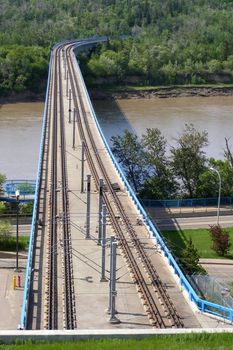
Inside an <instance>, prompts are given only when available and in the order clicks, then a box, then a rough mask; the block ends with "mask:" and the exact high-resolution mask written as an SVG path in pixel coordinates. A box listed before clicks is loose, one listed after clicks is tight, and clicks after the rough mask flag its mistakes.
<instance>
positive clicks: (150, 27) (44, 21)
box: [0, 0, 233, 94]
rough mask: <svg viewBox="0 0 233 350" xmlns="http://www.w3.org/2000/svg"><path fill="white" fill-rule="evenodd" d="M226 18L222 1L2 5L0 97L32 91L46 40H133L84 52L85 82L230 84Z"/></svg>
mask: <svg viewBox="0 0 233 350" xmlns="http://www.w3.org/2000/svg"><path fill="white" fill-rule="evenodd" d="M232 17H233V3H232V1H230V0H223V1H217V0H190V1H186V0H166V1H161V0H140V1H139V0H120V1H116V0H95V1H94V0H85V1H84V0H57V1H55V0H51V1H45V0H41V1H34V0H22V1H19V0H2V1H1V3H0V45H1V55H0V94H6V93H10V92H12V91H15V92H19V91H20V92H21V91H24V90H25V89H26V90H31V89H36V84H34V79H36V77H37V76H38V75H39V76H40V78H41V79H43V78H45V72H46V69H47V63H48V48H49V47H51V45H53V44H54V43H56V42H58V41H60V40H63V39H71V38H80V37H88V36H95V35H108V36H110V37H119V36H121V35H124V36H125V35H129V36H133V38H132V39H126V40H123V42H121V41H113V42H110V43H107V44H105V45H103V46H102V47H101V48H100V49H99V51H98V52H97V53H94V54H92V56H91V58H90V60H89V62H88V63H87V70H86V71H87V73H88V74H89V76H91V77H92V78H93V79H92V82H93V81H94V80H96V78H98V77H100V76H101V77H103V76H104V77H108V76H109V75H114V76H115V77H116V79H117V82H130V79H131V81H134V82H135V81H137V83H140V84H144V85H145V84H154V85H168V84H184V83H185V84H187V83H188V84H189V83H193V84H198V83H205V82H232V73H233V45H232V42H233V21H232ZM25 47H27V49H25ZM42 48H46V49H47V50H46V51H43V49H42ZM2 51H3V52H2ZM16 61H17V62H18V63H17V64H16ZM25 67H28V70H27V72H26V73H25ZM4 72H6V73H5V74H3V73H4ZM130 77H133V78H130ZM31 78H32V79H31ZM123 78H124V79H123ZM135 79H136V80H135ZM30 80H31V81H32V83H30ZM89 81H91V79H90V80H89ZM39 85H40V84H39ZM39 87H40V86H39ZM40 90H41V89H40Z"/></svg>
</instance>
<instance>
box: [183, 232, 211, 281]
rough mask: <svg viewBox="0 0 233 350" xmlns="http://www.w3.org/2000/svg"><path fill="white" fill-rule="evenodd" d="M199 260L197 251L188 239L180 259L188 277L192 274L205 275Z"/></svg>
mask: <svg viewBox="0 0 233 350" xmlns="http://www.w3.org/2000/svg"><path fill="white" fill-rule="evenodd" d="M199 259H200V255H199V254H198V250H197V249H196V248H195V246H194V244H193V241H192V238H191V237H189V239H188V241H187V243H186V246H185V248H184V249H183V251H182V253H181V257H180V262H181V264H182V267H183V268H184V270H185V272H186V273H187V274H188V275H191V274H193V273H205V270H204V269H203V268H202V267H201V266H200V265H199Z"/></svg>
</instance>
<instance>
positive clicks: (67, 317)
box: [59, 60, 76, 329]
mask: <svg viewBox="0 0 233 350" xmlns="http://www.w3.org/2000/svg"><path fill="white" fill-rule="evenodd" d="M59 93H60V99H59V101H60V141H61V147H60V151H61V152H60V155H61V183H62V188H61V192H62V228H63V237H62V242H63V259H64V271H63V278H64V285H65V286H64V293H65V298H64V301H65V310H64V328H65V329H75V328H76V314H75V297H74V284H73V264H72V246H71V236H70V215H69V200H68V179H67V169H66V146H65V144H66V143H65V124H64V106H63V88H62V72H61V62H60V60H59Z"/></svg>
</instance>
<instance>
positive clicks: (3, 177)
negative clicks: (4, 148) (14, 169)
mask: <svg viewBox="0 0 233 350" xmlns="http://www.w3.org/2000/svg"><path fill="white" fill-rule="evenodd" d="M5 181H6V175H5V174H0V194H1V192H2V191H3V184H4V182H5Z"/></svg>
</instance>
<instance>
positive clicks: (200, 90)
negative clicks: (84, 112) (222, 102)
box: [89, 84, 233, 100]
mask: <svg viewBox="0 0 233 350" xmlns="http://www.w3.org/2000/svg"><path fill="white" fill-rule="evenodd" d="M89 93H90V96H91V98H92V99H93V100H112V99H115V100H120V99H141V98H144V99H150V98H176V97H192V96H198V97H210V96H233V85H232V84H231V85H198V86H196V85H178V86H148V87H143V86H110V87H106V86H102V87H98V88H91V89H89Z"/></svg>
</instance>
